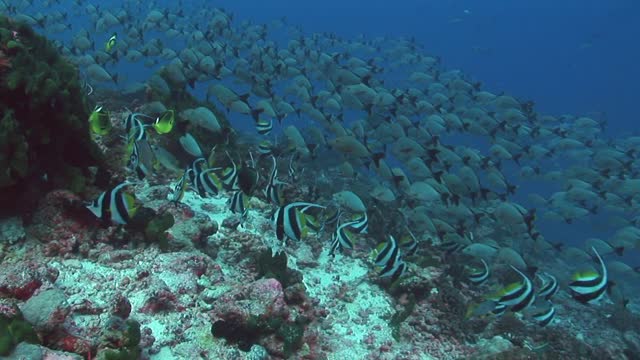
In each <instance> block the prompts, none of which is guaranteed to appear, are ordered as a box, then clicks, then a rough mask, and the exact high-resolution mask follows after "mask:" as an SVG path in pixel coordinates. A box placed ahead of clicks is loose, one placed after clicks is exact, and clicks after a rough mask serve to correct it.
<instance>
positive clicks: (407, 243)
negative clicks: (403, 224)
mask: <svg viewBox="0 0 640 360" xmlns="http://www.w3.org/2000/svg"><path fill="white" fill-rule="evenodd" d="M407 232H408V233H409V238H405V240H404V241H400V247H402V249H403V251H404V254H405V255H407V256H411V255H413V254H415V253H416V251H417V250H418V239H416V237H415V235H413V232H412V231H411V230H410V229H409V228H408V227H407Z"/></svg>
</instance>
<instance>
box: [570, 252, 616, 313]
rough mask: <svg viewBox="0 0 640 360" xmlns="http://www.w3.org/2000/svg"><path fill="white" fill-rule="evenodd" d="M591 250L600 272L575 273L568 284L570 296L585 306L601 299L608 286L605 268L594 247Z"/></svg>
mask: <svg viewBox="0 0 640 360" xmlns="http://www.w3.org/2000/svg"><path fill="white" fill-rule="evenodd" d="M591 250H593V252H594V254H595V255H596V260H597V262H598V264H599V265H600V272H597V271H595V270H589V271H583V272H577V273H575V274H574V275H573V277H572V281H571V283H569V289H571V296H573V298H574V299H576V300H578V301H579V302H581V303H585V304H586V303H590V302H594V301H597V300H599V299H601V298H602V296H603V295H604V294H605V293H606V290H607V286H608V285H609V276H608V273H607V267H606V266H605V264H604V261H603V260H602V257H600V254H599V253H598V251H597V250H596V249H595V248H594V247H591Z"/></svg>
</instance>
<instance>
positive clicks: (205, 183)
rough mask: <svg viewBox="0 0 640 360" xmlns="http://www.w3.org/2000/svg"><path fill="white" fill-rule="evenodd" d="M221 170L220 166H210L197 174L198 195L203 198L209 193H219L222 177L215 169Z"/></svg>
mask: <svg viewBox="0 0 640 360" xmlns="http://www.w3.org/2000/svg"><path fill="white" fill-rule="evenodd" d="M218 170H220V168H209V169H206V170H203V171H200V173H199V174H198V176H197V182H196V185H195V187H196V191H197V192H198V195H200V197H202V198H206V197H207V196H209V195H218V192H219V191H220V188H221V187H222V184H221V183H220V179H218V176H217V175H216V174H215V171H218Z"/></svg>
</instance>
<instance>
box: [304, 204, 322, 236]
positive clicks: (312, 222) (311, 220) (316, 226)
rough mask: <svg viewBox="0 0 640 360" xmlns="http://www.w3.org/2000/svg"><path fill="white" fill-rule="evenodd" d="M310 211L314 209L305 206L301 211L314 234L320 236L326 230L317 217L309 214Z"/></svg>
mask: <svg viewBox="0 0 640 360" xmlns="http://www.w3.org/2000/svg"><path fill="white" fill-rule="evenodd" d="M309 209H313V207H312V206H305V207H303V208H302V209H301V210H300V211H301V212H302V213H303V214H304V218H305V222H306V225H307V227H308V228H309V229H310V230H311V231H313V232H314V233H316V234H319V233H321V232H322V230H324V224H321V223H320V222H319V221H318V219H317V218H316V217H315V216H313V215H310V214H307V210H309Z"/></svg>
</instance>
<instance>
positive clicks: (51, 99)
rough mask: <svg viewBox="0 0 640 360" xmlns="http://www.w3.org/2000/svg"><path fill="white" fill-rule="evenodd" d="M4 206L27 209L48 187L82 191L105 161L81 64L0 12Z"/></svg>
mask: <svg viewBox="0 0 640 360" xmlns="http://www.w3.org/2000/svg"><path fill="white" fill-rule="evenodd" d="M0 51H2V59H3V60H2V64H3V66H2V68H1V71H0V79H1V80H2V81H1V82H0V99H1V100H0V114H2V120H1V121H0V168H2V169H6V171H3V172H2V174H0V197H1V198H2V199H3V202H2V206H0V214H4V215H7V214H20V215H25V214H26V215H28V212H29V211H30V210H31V209H33V207H34V206H35V204H36V202H37V200H38V199H39V198H40V197H41V196H43V194H44V191H46V189H50V188H60V189H70V190H71V191H74V192H80V191H82V190H83V189H84V186H85V185H86V183H87V180H86V179H87V177H88V175H89V173H88V171H87V167H88V166H91V165H95V164H98V163H100V159H101V155H100V153H99V152H98V150H97V147H96V146H95V145H94V144H93V142H92V141H91V137H90V135H89V126H88V123H87V118H88V112H87V106H86V105H85V102H84V100H83V99H84V95H85V94H84V90H83V88H82V86H81V84H80V81H79V78H78V70H77V69H76V68H75V67H74V66H73V65H71V64H69V63H68V62H66V61H65V60H64V59H63V58H62V57H61V56H60V55H58V53H57V50H56V48H55V47H54V46H53V45H51V44H50V42H49V41H47V40H46V39H45V38H44V37H42V36H40V35H37V34H36V33H35V32H34V31H33V30H32V29H31V28H30V27H29V26H28V25H25V24H22V23H16V22H13V21H12V20H11V19H10V18H7V17H5V16H0Z"/></svg>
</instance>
